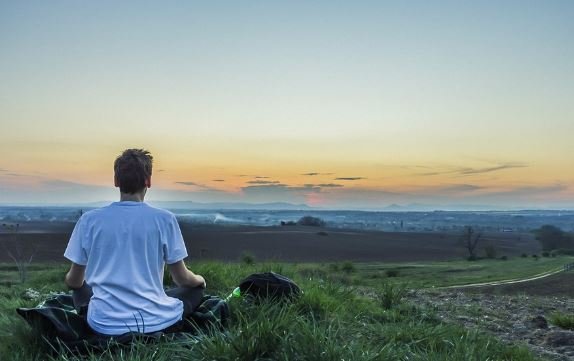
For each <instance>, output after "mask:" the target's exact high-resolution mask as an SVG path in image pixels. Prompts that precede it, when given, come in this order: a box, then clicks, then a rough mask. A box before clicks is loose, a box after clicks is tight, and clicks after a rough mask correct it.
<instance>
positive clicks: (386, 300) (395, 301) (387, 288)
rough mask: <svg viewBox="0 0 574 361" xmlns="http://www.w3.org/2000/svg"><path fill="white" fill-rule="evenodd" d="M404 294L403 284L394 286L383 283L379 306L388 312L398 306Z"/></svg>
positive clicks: (405, 291)
mask: <svg viewBox="0 0 574 361" xmlns="http://www.w3.org/2000/svg"><path fill="white" fill-rule="evenodd" d="M406 294H407V288H406V286H405V285H404V284H395V283H391V282H386V283H383V286H382V287H381V293H380V295H379V298H380V300H381V306H382V307H383V308H384V309H385V310H389V309H391V308H393V307H395V306H397V305H399V304H400V303H401V301H402V299H403V297H405V295H406Z"/></svg>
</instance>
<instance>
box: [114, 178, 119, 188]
mask: <svg viewBox="0 0 574 361" xmlns="http://www.w3.org/2000/svg"><path fill="white" fill-rule="evenodd" d="M119 186H120V182H118V177H116V176H114V187H119Z"/></svg>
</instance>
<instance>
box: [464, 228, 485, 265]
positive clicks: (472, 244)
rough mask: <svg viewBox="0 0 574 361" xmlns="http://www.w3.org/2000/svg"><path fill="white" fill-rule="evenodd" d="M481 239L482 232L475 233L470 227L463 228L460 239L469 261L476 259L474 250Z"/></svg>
mask: <svg viewBox="0 0 574 361" xmlns="http://www.w3.org/2000/svg"><path fill="white" fill-rule="evenodd" d="M481 238H482V232H480V231H477V230H476V229H474V227H472V226H464V230H463V232H462V235H461V239H462V242H463V244H464V247H465V248H466V249H467V251H468V259H469V260H470V261H474V260H476V259H477V258H478V257H477V255H476V248H477V247H478V243H479V241H480V239H481Z"/></svg>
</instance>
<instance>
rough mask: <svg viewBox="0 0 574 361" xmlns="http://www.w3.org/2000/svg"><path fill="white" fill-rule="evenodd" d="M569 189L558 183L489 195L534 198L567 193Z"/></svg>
mask: <svg viewBox="0 0 574 361" xmlns="http://www.w3.org/2000/svg"><path fill="white" fill-rule="evenodd" d="M568 189H569V187H568V186H567V185H565V184H561V183H557V184H550V185H543V186H523V187H515V188H511V189H508V190H504V191H497V192H491V193H488V195H490V196H497V197H500V196H520V197H523V196H533V195H545V194H553V193H560V192H564V191H567V190H568Z"/></svg>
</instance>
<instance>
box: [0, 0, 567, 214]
mask: <svg viewBox="0 0 574 361" xmlns="http://www.w3.org/2000/svg"><path fill="white" fill-rule="evenodd" d="M572 18H574V2H572V1H553V0H549V1H510V0H509V1H499V2H494V1H408V2H407V1H218V2H206V1H162V2H151V1H122V2H117V1H97V2H96V1H94V2H79V1H6V0H2V1H0V154H1V156H0V204H15V203H23V204H56V203H82V202H95V201H108V200H116V199H117V198H118V190H117V189H115V188H114V187H113V161H114V159H115V157H116V156H118V155H119V154H120V153H121V151H122V150H124V149H126V148H145V149H148V150H150V151H151V152H152V154H153V155H154V173H153V176H152V187H151V189H150V190H149V193H148V199H149V200H179V201H183V200H185V201H196V202H250V203H265V202H289V203H295V204H307V205H309V206H313V207H321V208H337V209H382V208H384V207H386V206H388V205H391V204H401V205H406V204H413V203H417V204H429V205H435V206H436V207H437V208H441V207H447V206H453V205H456V206H457V207H463V208H464V207H467V208H469V209H472V208H473V207H474V206H476V205H488V206H492V207H493V208H494V207H496V208H508V209H515V208H557V209H558V208H560V209H562V208H574V158H573V157H572V153H573V152H572V151H573V150H574V143H573V142H572V137H573V135H574V101H572V99H574V71H573V70H574V41H572V39H573V38H574V22H573V21H572Z"/></svg>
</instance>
